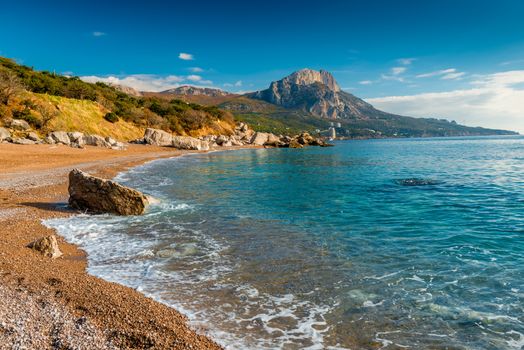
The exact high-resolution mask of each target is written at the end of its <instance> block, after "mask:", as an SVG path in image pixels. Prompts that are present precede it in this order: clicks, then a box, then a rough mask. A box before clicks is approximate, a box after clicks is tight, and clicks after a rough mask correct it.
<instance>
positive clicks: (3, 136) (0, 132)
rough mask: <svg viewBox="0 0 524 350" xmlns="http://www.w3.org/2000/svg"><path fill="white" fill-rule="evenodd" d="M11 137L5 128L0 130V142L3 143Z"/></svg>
mask: <svg viewBox="0 0 524 350" xmlns="http://www.w3.org/2000/svg"><path fill="white" fill-rule="evenodd" d="M9 137H11V133H10V132H9V130H7V129H6V128H0V141H4V140H5V139H7V138H9Z"/></svg>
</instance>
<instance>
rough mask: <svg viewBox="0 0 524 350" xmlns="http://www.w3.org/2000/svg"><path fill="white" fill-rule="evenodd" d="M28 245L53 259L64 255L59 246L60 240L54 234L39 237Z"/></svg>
mask: <svg viewBox="0 0 524 350" xmlns="http://www.w3.org/2000/svg"><path fill="white" fill-rule="evenodd" d="M27 247H28V248H31V249H33V250H36V251H37V252H39V253H41V254H42V255H44V256H47V257H49V258H52V259H56V258H59V257H61V256H62V252H61V251H60V248H58V242H57V241H56V237H55V236H54V235H50V236H47V237H42V238H39V239H37V240H36V241H34V242H31V243H29V244H28V245H27Z"/></svg>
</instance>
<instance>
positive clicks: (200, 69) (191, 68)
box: [189, 67, 204, 73]
mask: <svg viewBox="0 0 524 350" xmlns="http://www.w3.org/2000/svg"><path fill="white" fill-rule="evenodd" d="M189 70H190V71H191V72H193V73H202V72H203V71H204V69H202V68H200V67H190V68H189Z"/></svg>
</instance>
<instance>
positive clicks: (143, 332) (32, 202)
mask: <svg viewBox="0 0 524 350" xmlns="http://www.w3.org/2000/svg"><path fill="white" fill-rule="evenodd" d="M185 153H188V152H185V151H177V150H169V149H166V148H160V147H153V146H142V145H131V146H129V148H128V150H126V151H113V150H108V149H102V148H96V147H88V148H86V149H74V148H70V147H66V146H49V145H34V146H21V145H13V144H0V349H20V348H27V349H68V348H72V349H94V348H96V349H104V348H109V349H110V348H113V349H114V348H125V349H220V347H219V346H218V345H217V344H215V343H214V342H213V341H212V340H210V339H208V338H207V337H205V336H202V335H199V334H197V333H195V332H194V331H193V330H191V329H190V328H188V326H187V325H186V318H185V317H184V316H183V315H181V314H180V313H178V312H177V311H176V310H174V309H171V308H169V307H167V306H165V305H163V304H160V303H158V302H155V301H153V300H152V299H150V298H147V297H145V296H144V295H142V294H140V293H139V292H137V291H135V290H133V289H131V288H128V287H124V286H121V285H119V284H115V283H110V282H106V281H104V280H101V279H99V278H96V277H93V276H90V275H88V274H87V273H86V264H87V263H86V255H85V253H84V252H83V251H81V250H80V249H78V248H77V247H76V246H74V245H72V244H68V243H67V242H65V241H64V240H63V239H62V238H61V237H58V240H59V246H60V249H61V250H62V251H63V253H64V256H63V257H61V258H59V259H55V260H52V259H50V258H46V257H43V256H42V255H40V254H38V253H36V252H34V251H32V250H31V249H29V248H26V247H25V246H26V245H27V244H28V243H29V242H31V241H33V240H35V239H37V238H40V237H42V236H45V235H49V234H52V233H53V231H52V230H50V229H48V228H46V227H44V226H43V225H42V224H41V220H42V219H44V218H54V217H61V216H66V215H71V214H72V212H71V211H70V210H69V209H67V207H66V206H65V205H63V206H61V205H58V206H57V202H59V203H60V202H61V203H64V204H65V203H66V201H67V174H68V173H69V171H70V170H71V169H72V168H80V169H82V170H84V171H87V172H89V173H91V174H94V175H97V176H101V177H106V178H111V177H113V176H114V175H115V174H116V173H117V172H119V171H122V170H124V169H126V168H129V167H131V166H134V165H138V164H141V163H143V162H145V161H148V160H152V159H156V158H161V157H173V156H177V155H182V154H185Z"/></svg>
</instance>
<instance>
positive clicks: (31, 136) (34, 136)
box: [27, 132, 40, 142]
mask: <svg viewBox="0 0 524 350" xmlns="http://www.w3.org/2000/svg"><path fill="white" fill-rule="evenodd" d="M27 138H28V139H29V140H31V141H35V142H38V141H40V137H38V135H37V134H36V133H35V132H30V133H29V134H27Z"/></svg>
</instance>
